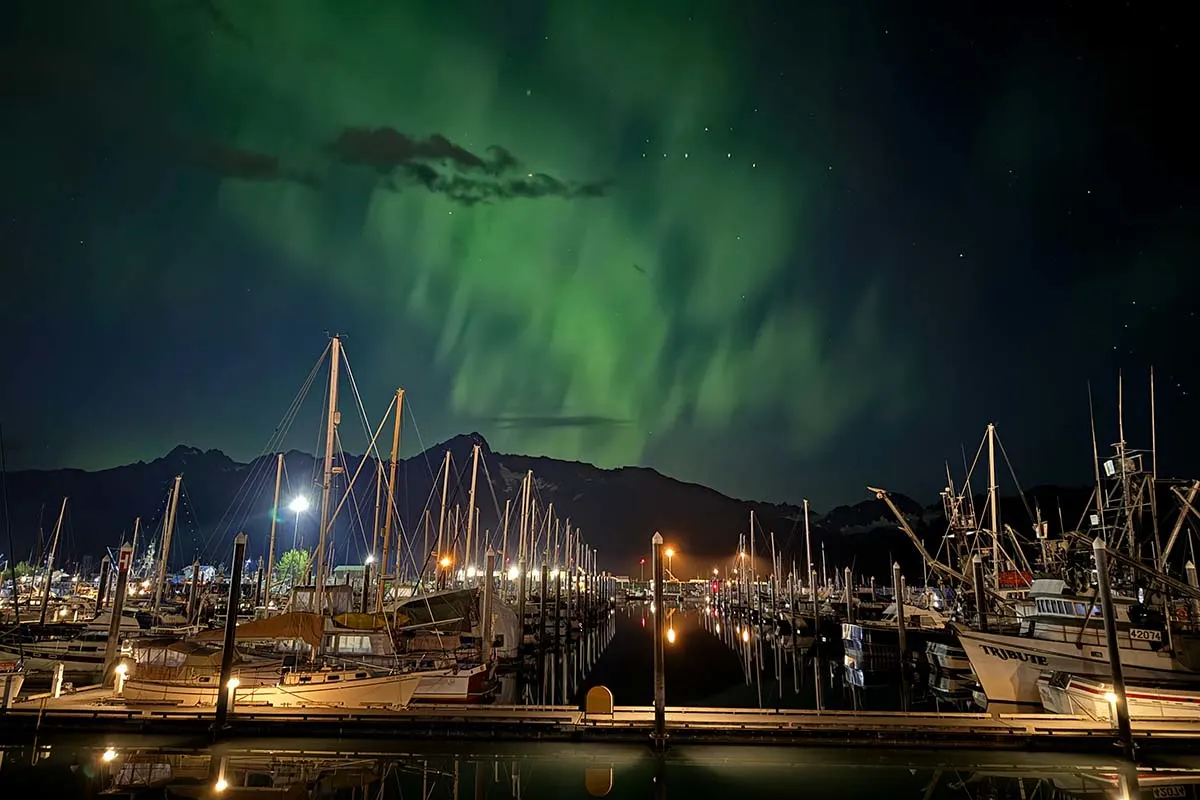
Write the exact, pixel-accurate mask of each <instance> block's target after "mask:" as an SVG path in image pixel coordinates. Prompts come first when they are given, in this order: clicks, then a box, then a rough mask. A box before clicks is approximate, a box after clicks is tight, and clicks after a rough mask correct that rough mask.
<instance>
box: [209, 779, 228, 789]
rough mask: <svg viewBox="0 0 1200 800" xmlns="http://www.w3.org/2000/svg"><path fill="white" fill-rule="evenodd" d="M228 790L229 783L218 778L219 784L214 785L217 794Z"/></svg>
mask: <svg viewBox="0 0 1200 800" xmlns="http://www.w3.org/2000/svg"><path fill="white" fill-rule="evenodd" d="M228 788H229V781H227V780H225V779H224V778H217V782H216V783H214V784H213V790H214V791H217V792H223V791H225V790H226V789H228Z"/></svg>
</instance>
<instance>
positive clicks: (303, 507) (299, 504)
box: [288, 494, 309, 514]
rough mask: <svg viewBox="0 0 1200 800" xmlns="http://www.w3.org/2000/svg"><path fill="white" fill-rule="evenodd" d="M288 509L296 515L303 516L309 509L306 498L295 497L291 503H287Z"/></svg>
mask: <svg viewBox="0 0 1200 800" xmlns="http://www.w3.org/2000/svg"><path fill="white" fill-rule="evenodd" d="M288 508H289V509H290V510H291V511H294V512H295V513H297V514H303V513H304V512H305V511H308V509H309V503H308V498H307V497H305V496H304V495H302V494H301V495H297V496H296V497H293V498H292V502H290V503H288Z"/></svg>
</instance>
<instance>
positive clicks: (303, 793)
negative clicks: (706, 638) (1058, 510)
mask: <svg viewBox="0 0 1200 800" xmlns="http://www.w3.org/2000/svg"><path fill="white" fill-rule="evenodd" d="M0 755H2V756H3V761H2V762H0V786H3V787H4V796H6V797H22V798H23V797H35V796H37V797H55V798H73V797H95V796H98V795H101V794H105V795H116V796H126V797H138V798H142V797H146V798H149V797H167V798H174V797H191V798H198V797H212V798H238V797H256V798H262V797H266V796H271V795H275V796H287V797H330V798H335V797H336V798H364V800H365V798H425V800H433V799H434V798H455V799H456V800H457V798H513V799H514V800H516V799H518V798H521V799H523V800H541V799H542V798H545V799H546V800H550V799H551V798H570V797H613V798H644V797H655V798H665V797H668V796H674V797H694V796H704V797H724V796H733V797H754V798H760V797H761V798H771V797H797V796H808V797H837V798H844V799H845V800H854V798H873V799H874V798H878V797H880V796H881V794H885V795H887V796H889V797H897V798H900V797H905V798H908V797H911V798H927V799H928V800H932V799H933V798H957V800H963V798H980V799H981V800H982V799H983V798H1014V799H1015V798H1046V800H1053V799H1054V798H1073V797H1079V798H1085V797H1086V798H1100V797H1111V798H1122V797H1128V798H1134V797H1197V796H1200V795H1198V794H1197V793H1196V788H1197V785H1198V784H1200V771H1198V768H1200V763H1195V762H1198V761H1200V760H1197V759H1192V760H1191V761H1190V762H1189V761H1187V760H1183V761H1172V762H1164V763H1159V764H1156V765H1153V766H1143V767H1142V768H1140V769H1138V770H1134V769H1133V768H1132V767H1129V766H1122V765H1121V764H1119V763H1117V762H1115V761H1112V760H1105V759H1091V758H1080V757H1078V756H1076V757H1072V758H1069V759H1068V758H1064V757H1062V756H1060V755H1055V754H1047V753H979V752H962V751H955V752H953V753H921V752H913V751H906V752H897V751H887V750H848V749H832V748H825V749H805V748H758V747H738V748H729V747H695V746H691V747H677V748H672V749H671V750H669V751H668V753H667V754H666V755H665V756H661V757H656V756H654V755H652V754H651V753H650V751H649V749H648V748H639V747H628V746H611V745H603V746H601V745H584V744H578V745H564V744H545V745H528V746H511V747H504V746H502V745H498V746H492V745H480V746H478V747H472V746H467V745H463V746H460V749H457V750H446V749H440V750H439V749H436V748H431V747H428V746H426V747H422V746H421V745H420V743H412V742H387V741H384V742H380V741H369V742H363V741H347V740H325V741H322V740H304V741H286V740H240V741H237V742H236V743H230V744H227V745H221V746H216V747H212V748H203V747H196V746H194V744H192V745H189V743H187V742H164V741H153V742H152V741H148V740H144V739H131V738H128V737H125V738H114V739H112V740H107V739H104V738H94V737H93V738H79V739H60V740H58V741H47V742H39V743H37V744H29V745H24V746H16V747H9V748H6V749H4V750H2V751H0Z"/></svg>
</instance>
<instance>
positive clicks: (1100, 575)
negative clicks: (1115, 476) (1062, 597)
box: [1092, 536, 1134, 758]
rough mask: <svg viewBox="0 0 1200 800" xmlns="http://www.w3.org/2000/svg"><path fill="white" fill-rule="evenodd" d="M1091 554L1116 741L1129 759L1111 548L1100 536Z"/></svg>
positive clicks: (1129, 730)
mask: <svg viewBox="0 0 1200 800" xmlns="http://www.w3.org/2000/svg"><path fill="white" fill-rule="evenodd" d="M1092 555H1093V557H1094V558H1095V559H1096V585H1097V586H1096V588H1097V589H1098V590H1099V594H1100V610H1101V612H1102V613H1103V614H1104V638H1105V641H1106V643H1107V644H1108V664H1109V668H1110V669H1111V670H1112V685H1113V696H1114V697H1113V703H1112V704H1113V707H1114V711H1115V712H1116V714H1115V716H1116V718H1117V719H1116V722H1117V743H1118V744H1119V745H1120V747H1121V750H1122V752H1123V753H1124V754H1125V757H1126V758H1133V755H1134V754H1133V729H1132V727H1131V726H1130V724H1129V703H1128V699H1127V698H1126V697H1125V674H1124V672H1122V670H1121V650H1120V647H1119V646H1118V643H1117V618H1116V617H1117V615H1116V613H1115V611H1114V610H1113V600H1112V587H1111V586H1109V583H1108V550H1107V549H1106V548H1105V546H1104V540H1103V539H1101V538H1100V537H1099V536H1097V537H1096V539H1095V540H1094V541H1093V542H1092Z"/></svg>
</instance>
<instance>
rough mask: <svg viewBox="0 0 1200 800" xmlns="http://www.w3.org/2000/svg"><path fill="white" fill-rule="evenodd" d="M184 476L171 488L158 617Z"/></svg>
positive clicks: (160, 561) (161, 557)
mask: <svg viewBox="0 0 1200 800" xmlns="http://www.w3.org/2000/svg"><path fill="white" fill-rule="evenodd" d="M181 483H183V476H182V475H176V476H175V483H174V484H172V486H171V502H170V503H168V509H167V521H166V522H165V523H164V524H163V538H162V552H161V553H159V554H158V577H157V579H156V580H155V582H154V610H153V612H152V613H153V615H154V616H155V617H157V616H158V609H159V606H161V605H162V593H163V584H164V583H166V582H167V559H168V558H169V557H170V555H171V538H172V537H173V536H174V535H175V517H176V515H177V514H178V513H179V485H180V484H181Z"/></svg>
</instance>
